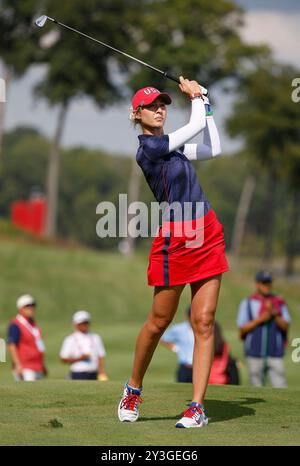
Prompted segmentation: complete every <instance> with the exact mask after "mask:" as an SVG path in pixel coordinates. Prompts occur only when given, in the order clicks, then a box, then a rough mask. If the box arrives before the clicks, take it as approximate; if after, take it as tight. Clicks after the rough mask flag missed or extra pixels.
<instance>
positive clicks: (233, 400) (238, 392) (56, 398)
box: [0, 381, 300, 446]
mask: <svg viewBox="0 0 300 466" xmlns="http://www.w3.org/2000/svg"><path fill="white" fill-rule="evenodd" d="M299 395H300V391H296V390H295V391H290V390H286V391H284V392H282V391H280V390H272V389H268V388H266V389H259V390H256V389H249V388H247V389H246V388H240V387H239V388H238V387H221V386H218V387H217V386H214V387H210V388H209V391H208V397H207V412H208V416H209V418H210V424H209V426H208V427H205V428H202V429H189V430H187V429H176V428H175V427H174V424H175V422H176V420H177V419H178V416H179V415H180V413H181V411H182V409H183V408H184V404H185V403H187V402H188V400H189V396H190V387H189V385H187V384H180V385H179V384H175V383H169V384H165V383H164V384H153V383H151V384H146V385H145V395H144V403H143V405H142V408H141V411H142V414H141V418H140V420H139V422H137V423H134V424H129V423H124V424H122V423H120V422H119V421H118V419H117V415H116V414H117V404H118V400H119V396H120V383H116V382H114V383H112V382H109V383H107V384H97V383H92V382H86V383H84V382H74V383H70V382H68V381H49V382H38V383H36V384H23V385H21V384H19V385H11V384H9V385H7V384H5V385H4V386H2V387H1V401H0V406H1V421H0V438H1V444H2V445H178V446H180V445H189V446H192V445H297V444H299V439H300V396H299Z"/></svg>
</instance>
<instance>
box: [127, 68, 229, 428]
mask: <svg viewBox="0 0 300 466" xmlns="http://www.w3.org/2000/svg"><path fill="white" fill-rule="evenodd" d="M179 88H180V90H181V91H182V92H183V93H184V94H186V95H187V96H188V97H189V98H190V100H191V107H192V108H191V116H190V121H189V123H188V124H187V125H185V126H183V127H182V128H180V129H178V130H177V131H175V132H173V133H170V134H168V135H165V134H164V130H163V127H164V123H165V120H166V115H167V109H166V105H169V104H171V98H170V96H169V95H168V94H166V93H161V92H160V91H158V90H157V89H155V88H153V87H147V88H143V89H140V90H139V91H138V92H137V93H136V94H135V95H134V97H133V99H132V113H131V120H133V122H134V123H135V124H139V125H140V126H141V129H142V133H143V134H142V135H140V136H139V142H140V146H139V148H138V151H137V156H136V158H137V163H138V164H139V166H140V167H141V169H142V171H143V173H144V175H145V178H146V180H147V182H148V184H149V186H150V188H151V190H152V192H153V194H154V196H155V198H156V200H157V201H158V202H159V203H164V207H165V209H164V211H163V222H162V225H161V227H160V229H159V233H158V235H157V236H156V237H155V239H154V241H153V244H152V250H151V254H150V259H149V267H148V283H149V285H151V286H154V287H155V288H154V297H153V303H152V309H151V311H150V313H149V316H148V319H147V321H146V323H145V324H144V326H143V327H142V329H141V331H140V333H139V335H138V338H137V342H136V348H135V356H134V364H133V371H132V374H131V377H130V379H129V380H128V382H127V383H126V384H125V388H124V393H123V397H122V399H121V401H120V404H119V408H118V416H119V419H120V421H122V422H124V421H127V422H134V421H136V420H137V419H138V415H139V411H138V408H139V404H140V403H141V402H142V399H141V393H142V383H143V378H144V375H145V373H146V370H147V368H148V366H149V364H150V361H151V359H152V356H153V353H154V351H155V348H156V347H157V344H158V342H159V340H160V338H161V336H162V334H163V333H164V331H165V330H166V328H167V327H168V325H169V324H170V323H171V321H172V319H173V317H174V315H175V312H176V310H177V307H178V303H179V299H180V295H181V293H182V291H183V289H184V287H185V285H186V284H187V283H189V284H190V287H191V309H192V311H191V324H192V329H193V332H194V337H195V338H194V339H195V344H194V354H193V395H192V402H191V404H190V406H189V408H188V409H187V410H186V411H185V412H184V413H183V415H182V418H181V419H180V420H178V422H177V423H176V427H179V428H189V427H202V426H204V425H206V424H207V423H208V419H207V417H206V415H205V413H204V397H205V392H206V388H207V382H208V378H209V374H210V369H211V364H212V360H213V348H214V341H213V334H214V316H215V311H216V307H217V302H218V296H219V290H220V285H221V278H222V273H223V272H227V271H228V270H229V269H228V264H227V261H226V257H225V244H224V235H223V227H222V225H221V224H220V222H219V221H218V219H217V217H216V214H215V212H214V211H213V210H212V208H211V206H210V204H209V202H208V200H207V199H206V197H205V195H204V193H203V190H202V188H201V186H200V185H199V182H198V180H197V176H196V173H195V171H194V168H193V166H192V164H191V162H190V160H195V159H198V160H206V159H209V158H212V157H215V156H217V155H219V154H220V153H221V148H220V141H219V136H218V131H217V128H216V126H215V123H214V120H213V116H212V111H211V107H210V105H209V102H208V99H206V98H204V97H203V96H202V92H201V89H202V88H201V86H200V85H199V84H198V83H197V82H196V81H189V80H187V79H184V78H183V77H180V84H179ZM201 131H203V132H204V138H203V143H202V144H186V143H187V141H189V140H190V139H191V138H193V137H194V136H196V135H197V134H198V133H200V132H201Z"/></svg>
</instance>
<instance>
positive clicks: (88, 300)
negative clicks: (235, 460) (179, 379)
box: [0, 238, 300, 445]
mask: <svg viewBox="0 0 300 466" xmlns="http://www.w3.org/2000/svg"><path fill="white" fill-rule="evenodd" d="M257 264H258V263H257V262H256V261H255V260H252V261H251V262H249V261H247V262H244V263H243V264H241V265H240V267H239V269H234V268H233V270H232V271H231V272H230V273H228V274H225V275H224V278H223V285H222V291H221V295H220V301H219V307H218V312H217V318H218V321H219V322H220V323H221V325H222V327H223V330H224V336H225V338H226V340H227V341H228V342H229V344H230V346H231V349H232V353H233V354H234V356H236V357H238V358H239V359H240V361H241V365H242V368H241V375H242V386H240V387H216V386H214V387H212V386H211V387H209V390H208V396H207V405H206V407H207V410H208V416H209V418H210V420H211V422H210V424H209V426H208V427H207V428H205V429H190V430H188V431H186V430H183V429H175V428H174V424H175V422H176V420H177V419H178V416H179V415H180V413H181V412H182V411H183V410H184V409H185V406H186V404H187V403H188V401H189V399H190V396H191V386H190V385H186V384H176V383H174V373H175V369H176V357H175V355H174V354H173V353H171V352H168V351H167V350H166V349H165V348H162V347H159V348H158V349H157V352H156V353H155V356H154V358H153V361H152V364H151V367H150V370H149V372H148V373H147V377H146V378H145V383H144V388H145V389H144V393H143V399H144V403H143V404H142V408H141V409H142V415H141V420H140V422H139V423H137V424H133V425H131V424H120V423H119V422H118V420H117V417H116V412H117V405H118V402H119V399H120V395H121V391H122V386H123V383H124V382H125V381H126V379H127V378H128V376H129V374H130V370H131V364H132V357H133V349H134V345H135V338H136V335H137V332H138V330H139V328H140V326H141V324H142V322H143V321H144V319H145V317H146V315H147V313H148V311H149V307H150V304H151V298H152V289H151V288H149V287H148V286H147V284H146V269H147V258H146V257H145V256H144V255H142V254H139V255H137V256H136V257H135V258H134V259H132V260H128V259H125V258H123V257H121V256H120V255H119V254H117V253H107V252H105V253H103V252H95V251H90V250H87V249H80V248H74V249H70V248H69V249H63V248H59V247H54V246H52V245H45V244H38V243H34V242H28V241H27V240H22V239H19V240H13V239H4V238H2V240H1V243H0V337H2V338H5V335H6V327H7V323H8V322H9V319H10V318H12V317H13V316H14V314H15V312H16V310H15V301H16V298H17V297H18V296H19V295H20V294H23V293H31V294H33V295H34V296H35V297H36V299H37V301H38V307H37V318H38V321H39V324H40V326H41V327H42V329H43V333H44V337H45V342H46V347H47V353H46V356H47V357H46V360H47V366H48V369H49V377H48V379H47V380H44V381H42V382H39V383H35V384H16V383H14V382H12V377H11V373H10V364H9V362H7V363H1V364H0V388H1V397H0V406H1V415H0V444H2V445H81V444H82V445H202V444H203V445H228V444H232V445H263V444H271V445H285V444H299V443H300V405H299V403H300V402H299V399H300V396H299V395H300V390H299V388H300V364H296V363H293V362H292V358H291V355H292V351H293V349H294V348H292V346H291V345H290V344H289V346H288V347H287V354H286V358H285V363H286V370H287V378H288V384H289V389H288V390H274V389H271V388H269V387H266V388H263V389H253V388H250V387H249V386H248V385H247V373H246V369H245V364H244V358H243V348H242V345H241V342H240V341H239V340H238V338H237V331H236V327H235V319H236V312H237V306H238V304H239V302H240V300H241V299H242V298H243V297H244V296H247V295H249V294H250V293H251V292H252V289H253V288H252V286H253V285H252V276H253V273H254V271H255V270H256V268H257ZM276 291H278V292H279V293H282V294H283V295H284V296H285V297H286V298H287V300H288V303H289V306H290V310H291V315H292V318H293V326H292V328H291V333H290V343H291V341H292V339H293V338H296V337H299V336H300V325H299V322H300V316H299V302H300V293H299V281H298V282H297V280H294V281H290V282H287V281H285V280H283V279H280V280H279V279H278V280H277V282H276ZM189 298H190V294H189V288H188V287H186V290H185V291H184V293H183V296H182V303H181V305H180V308H179V310H178V314H177V315H176V318H175V321H176V322H179V321H181V320H182V319H183V318H184V311H185V306H186V305H187V304H188V302H189ZM77 309H87V310H88V311H90V312H91V313H92V316H93V330H94V331H96V332H99V333H100V334H101V336H102V337H103V340H104V343H105V347H106V350H107V361H106V365H107V373H108V375H109V378H110V381H109V382H108V383H100V382H71V381H68V380H65V378H66V375H67V373H68V368H67V367H66V366H64V365H62V364H61V363H60V361H59V357H58V353H59V350H60V346H61V343H62V340H63V338H64V337H65V336H66V335H67V334H68V333H70V332H71V325H70V319H71V316H72V313H73V312H74V311H75V310H77Z"/></svg>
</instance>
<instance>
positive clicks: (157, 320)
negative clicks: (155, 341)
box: [147, 316, 172, 335]
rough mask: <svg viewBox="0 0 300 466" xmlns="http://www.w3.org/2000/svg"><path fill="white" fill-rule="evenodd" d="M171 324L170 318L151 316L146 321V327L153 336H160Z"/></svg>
mask: <svg viewBox="0 0 300 466" xmlns="http://www.w3.org/2000/svg"><path fill="white" fill-rule="evenodd" d="M171 322H172V319H171V318H170V317H158V316H152V317H150V318H149V319H148V322H147V326H148V329H149V331H150V333H152V334H153V335H162V334H163V333H164V331H165V330H166V329H167V328H168V326H169V325H170V323H171Z"/></svg>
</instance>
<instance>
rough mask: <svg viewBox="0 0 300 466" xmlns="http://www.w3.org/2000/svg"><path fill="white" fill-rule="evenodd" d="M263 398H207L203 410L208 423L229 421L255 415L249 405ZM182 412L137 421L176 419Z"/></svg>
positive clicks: (254, 411)
mask: <svg viewBox="0 0 300 466" xmlns="http://www.w3.org/2000/svg"><path fill="white" fill-rule="evenodd" d="M265 402H266V401H265V400H264V399H263V398H242V399H240V400H236V401H226V400H207V401H206V402H205V412H206V414H207V416H208V418H209V422H210V424H214V423H216V422H222V421H229V420H230V419H237V418H240V417H244V416H255V413H256V410H255V409H254V408H253V407H250V406H251V405H255V404H258V403H265ZM249 405H250V406H249ZM181 415H182V413H178V414H177V415H176V416H160V417H142V418H140V419H139V422H147V421H168V420H170V421H172V420H174V421H177V420H178V419H179V418H180V417H181Z"/></svg>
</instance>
